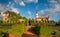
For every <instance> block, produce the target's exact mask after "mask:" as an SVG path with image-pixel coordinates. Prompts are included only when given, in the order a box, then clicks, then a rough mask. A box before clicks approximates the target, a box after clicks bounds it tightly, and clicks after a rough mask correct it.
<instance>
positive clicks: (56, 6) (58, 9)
mask: <svg viewBox="0 0 60 37" xmlns="http://www.w3.org/2000/svg"><path fill="white" fill-rule="evenodd" d="M49 2H50V4H51V6H53V8H48V9H45V10H40V11H39V14H40V16H48V15H50V16H58V15H60V3H59V2H58V1H57V0H56V1H55V0H49Z"/></svg>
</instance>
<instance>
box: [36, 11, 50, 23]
mask: <svg viewBox="0 0 60 37" xmlns="http://www.w3.org/2000/svg"><path fill="white" fill-rule="evenodd" d="M35 19H36V21H41V22H46V21H50V17H49V16H48V17H40V16H39V15H38V12H36V18H35Z"/></svg>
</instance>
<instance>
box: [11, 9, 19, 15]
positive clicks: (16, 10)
mask: <svg viewBox="0 0 60 37" xmlns="http://www.w3.org/2000/svg"><path fill="white" fill-rule="evenodd" d="M11 11H14V12H15V13H17V14H18V13H19V11H18V9H17V8H12V10H11Z"/></svg>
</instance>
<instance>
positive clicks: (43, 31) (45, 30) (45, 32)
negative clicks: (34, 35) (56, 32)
mask: <svg viewBox="0 0 60 37" xmlns="http://www.w3.org/2000/svg"><path fill="white" fill-rule="evenodd" d="M51 32H52V31H51V29H50V27H49V26H40V35H51Z"/></svg>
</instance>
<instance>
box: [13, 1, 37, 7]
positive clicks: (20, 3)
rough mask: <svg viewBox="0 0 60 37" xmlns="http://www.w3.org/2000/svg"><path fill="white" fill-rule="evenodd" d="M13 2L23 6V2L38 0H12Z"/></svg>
mask: <svg viewBox="0 0 60 37" xmlns="http://www.w3.org/2000/svg"><path fill="white" fill-rule="evenodd" d="M14 2H15V3H16V4H19V5H20V6H25V5H26V4H25V3H38V0H14Z"/></svg>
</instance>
